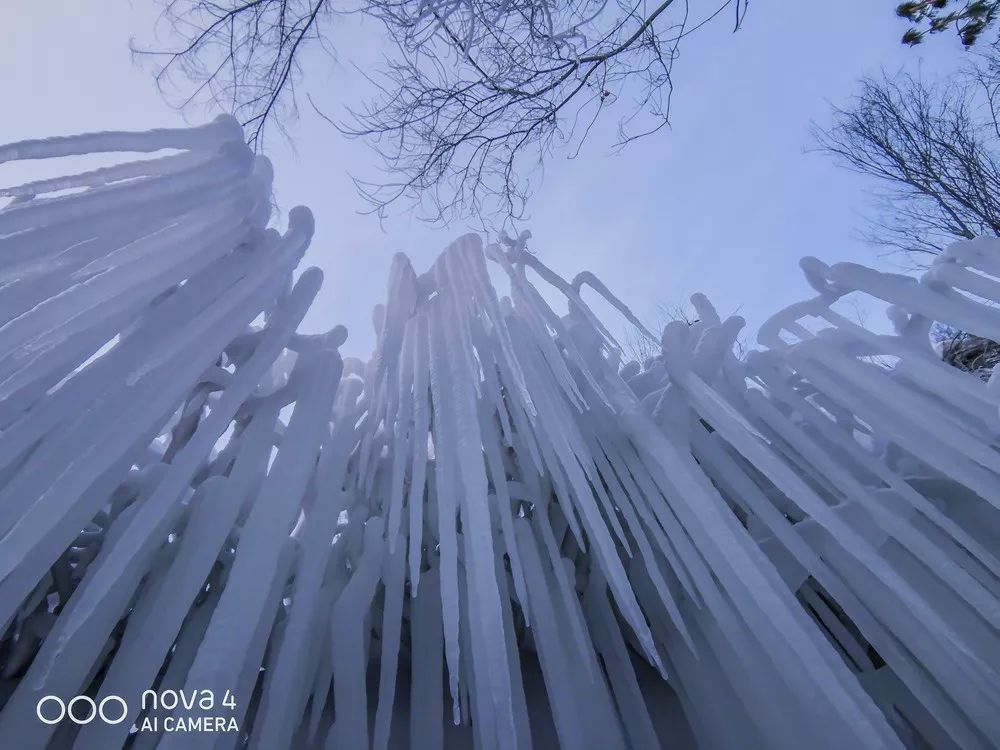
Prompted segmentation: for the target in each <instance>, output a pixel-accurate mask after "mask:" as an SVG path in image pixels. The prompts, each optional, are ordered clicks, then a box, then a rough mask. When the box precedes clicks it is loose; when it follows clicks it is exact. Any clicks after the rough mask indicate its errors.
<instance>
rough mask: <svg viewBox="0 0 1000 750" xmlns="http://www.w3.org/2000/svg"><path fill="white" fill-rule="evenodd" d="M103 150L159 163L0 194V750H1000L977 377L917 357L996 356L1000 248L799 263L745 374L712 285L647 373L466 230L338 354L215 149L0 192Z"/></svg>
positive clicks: (997, 587) (586, 279)
mask: <svg viewBox="0 0 1000 750" xmlns="http://www.w3.org/2000/svg"><path fill="white" fill-rule="evenodd" d="M99 152H100V153H115V152H131V153H134V152H142V153H146V154H149V155H150V156H149V157H148V158H143V159H140V160H138V161H124V160H122V161H121V163H119V164H117V165H116V166H111V167H104V168H101V169H96V170H92V171H89V172H86V173H83V174H76V175H72V176H69V177H64V178H59V179H50V180H41V181H38V182H35V183H31V184H27V185H23V186H20V187H14V188H9V189H5V190H3V191H0V195H2V196H6V197H8V198H11V201H10V202H9V204H8V205H7V206H6V207H5V208H3V209H2V210H0V275H2V280H0V316H2V320H0V430H2V431H0V526H2V530H0V624H2V625H3V628H2V630H0V634H2V641H0V670H2V673H0V705H2V710H0V737H2V738H3V740H2V743H3V744H4V745H5V746H7V747H17V748H44V747H52V748H69V747H74V748H84V749H91V748H93V749H94V750H105V749H107V748H116V747H122V746H124V745H126V743H128V745H129V746H130V747H135V748H147V747H154V746H156V747H161V748H178V749H180V748H185V749H186V748H210V747H211V748H223V747H225V748H234V747H243V746H248V747H250V748H252V749H254V750H257V749H260V750H274V749H276V748H285V747H289V748H320V747H326V748H338V749H343V750H355V749H358V750H362V749H364V748H377V749H379V750H381V749H383V748H405V747H412V748H419V749H420V750H434V749H436V748H444V747H448V748H454V747H475V748H479V749H480V750H492V749H493V748H498V749H499V748H502V749H504V750H508V749H509V750H515V749H516V750H526V749H527V748H532V747H533V748H536V750H547V749H548V748H554V747H560V748H563V749H564V750H586V749H589V748H593V749H594V750H612V749H614V748H631V749H632V750H649V749H651V748H658V747H663V748H688V747H700V748H707V749H709V750H714V749H715V748H734V749H738V750H752V749H753V748H761V749H762V750H765V749H766V750H780V749H782V748H787V749H788V750H801V748H804V747H808V748H814V749H816V750H819V749H820V748H830V750H842V749H843V748H902V747H908V748H935V749H936V750H947V749H948V748H956V749H961V750H972V749H974V748H989V747H997V746H998V745H997V743H998V741H1000V740H998V738H1000V676H998V674H997V670H998V665H1000V562H998V559H997V555H996V550H997V549H998V542H1000V521H998V519H1000V516H998V509H1000V481H998V477H1000V452H998V450H997V439H998V434H1000V412H998V406H1000V376H998V375H994V376H993V378H992V379H991V380H990V381H989V382H988V383H987V382H983V381H982V380H980V379H979V378H977V377H975V376H973V375H970V374H968V373H963V372H960V371H958V370H956V369H953V368H950V367H948V366H946V365H945V364H943V363H942V362H941V361H940V360H939V358H938V355H937V354H936V353H935V351H934V350H933V348H932V346H931V344H930V341H929V339H928V330H929V328H930V327H931V325H932V324H934V323H935V322H939V323H942V324H946V325H950V326H953V327H954V328H956V329H958V330H962V331H967V332H969V333H971V334H975V335H978V336H983V337H987V338H990V339H993V340H1000V308H998V307H997V306H996V304H995V303H996V302H998V301H1000V244H998V243H997V241H996V240H978V241H974V242H967V243H962V244H958V245H956V246H954V247H953V248H951V249H950V250H949V252H948V253H947V254H946V255H944V256H943V257H942V258H941V259H940V260H939V261H938V262H937V263H936V264H935V266H934V267H933V269H932V270H931V271H930V272H929V273H928V274H926V275H925V276H924V277H923V278H922V279H919V280H917V279H913V278H908V277H904V276H896V275H892V274H886V273H880V272H877V271H875V270H872V269H869V268H865V267H862V266H857V265H852V264H837V265H833V266H827V265H825V264H823V263H821V262H820V261H818V260H816V259H809V258H807V259H805V260H803V262H802V269H803V271H804V273H805V277H806V279H807V281H808V283H809V284H810V285H811V287H812V288H813V290H814V296H813V297H812V298H811V299H809V300H807V301H804V302H802V303H800V304H797V305H793V306H792V307H789V308H788V309H786V310H784V311H782V312H780V313H778V314H777V315H775V316H774V317H773V318H771V319H770V320H769V321H768V322H767V323H766V324H765V325H764V326H763V327H762V329H761V331H760V334H759V337H758V342H759V345H760V346H759V347H758V348H755V349H754V350H753V351H750V352H749V353H748V354H746V355H745V356H737V355H736V354H735V353H734V341H735V340H736V337H737V335H738V334H739V332H740V329H741V327H742V321H741V320H739V319H738V318H730V319H728V320H722V319H720V317H719V316H718V315H717V313H716V311H715V309H714V308H713V307H712V306H711V305H710V304H709V302H708V301H707V300H706V299H705V298H704V297H702V296H698V295H696V296H695V297H694V298H693V300H692V301H693V304H694V305H695V306H696V308H697V311H698V318H699V319H698V321H697V322H695V323H693V324H690V325H689V324H685V323H680V322H676V323H672V324H670V325H668V326H667V327H666V329H665V330H664V331H663V333H662V338H661V339H658V340H657V343H658V345H659V346H660V347H661V349H660V351H661V353H660V355H658V356H656V357H653V358H651V359H650V360H649V361H647V362H644V363H641V364H640V363H635V362H627V363H626V362H623V361H622V356H621V352H620V349H619V346H618V344H617V343H616V341H615V339H614V337H613V336H612V335H611V334H610V333H609V329H608V328H607V327H606V325H607V322H602V321H601V320H600V319H599V318H598V317H597V315H595V313H594V312H593V311H592V310H591V308H590V307H589V306H588V304H587V302H586V301H585V299H584V297H585V296H592V295H595V294H596V295H600V296H603V297H605V298H606V299H608V300H609V301H610V302H611V303H612V304H613V305H614V306H615V307H617V308H618V309H619V311H621V312H622V313H623V314H624V315H625V316H626V318H628V319H630V320H633V321H634V317H633V316H632V315H631V313H629V311H628V308H626V307H625V306H624V305H623V304H622V303H621V302H620V301H618V300H617V299H615V298H614V297H613V296H612V295H611V293H610V292H609V291H608V290H607V289H606V288H605V287H604V286H603V285H602V284H601V283H600V282H599V281H598V280H597V279H595V278H594V277H593V276H591V275H590V274H581V275H580V276H578V277H576V278H575V279H573V280H572V281H567V280H564V279H562V278H560V277H559V276H557V275H556V274H555V273H553V272H552V271H551V270H550V269H548V268H547V267H545V266H544V265H543V264H542V263H541V262H540V260H539V259H538V258H537V257H536V256H535V255H533V254H532V253H530V252H528V251H527V249H526V247H525V237H521V238H520V239H518V240H509V239H506V238H505V239H504V241H501V242H497V243H495V244H490V245H488V246H485V247H484V244H483V242H482V241H481V239H480V238H479V237H478V236H476V235H466V236H464V237H462V238H460V239H459V240H457V241H456V242H455V243H453V244H452V245H451V246H450V247H448V248H447V249H446V250H445V251H444V252H443V253H442V254H441V256H440V257H439V258H438V259H437V261H436V262H435V263H434V265H433V267H432V268H431V269H430V270H428V271H427V272H426V273H423V274H418V273H417V272H416V271H415V270H414V269H413V268H412V267H411V265H410V263H409V261H408V260H407V258H406V257H404V256H402V255H400V256H397V257H396V258H395V261H394V263H393V266H392V271H391V274H390V279H389V285H388V300H387V302H386V304H385V306H384V307H383V306H379V307H378V308H376V313H375V325H376V331H377V337H378V338H377V341H378V343H377V347H376V350H375V352H374V353H373V355H372V357H371V359H370V360H369V361H367V362H362V361H359V360H356V359H350V358H347V359H343V360H342V358H341V356H340V354H339V352H338V347H339V346H340V345H341V344H342V343H343V342H344V340H345V336H346V331H345V330H344V329H343V328H341V327H336V328H333V329H331V330H330V332H329V333H327V334H324V335H302V334H299V333H296V328H297V326H298V324H299V322H300V320H301V319H302V317H303V315H304V313H305V312H306V310H307V308H308V306H309V304H310V302H311V300H312V299H313V297H314V296H315V294H316V292H317V290H318V289H319V286H320V276H321V275H320V273H319V271H318V270H316V269H308V270H306V271H304V272H302V273H301V274H300V275H298V277H297V278H296V277H294V276H293V270H294V269H295V268H296V265H297V263H298V262H299V260H300V258H301V257H302V254H303V251H304V250H305V248H306V246H307V245H308V243H309V240H310V236H311V234H312V229H313V227H312V219H311V216H310V214H309V212H308V211H307V210H305V209H302V208H296V209H293V210H292V211H291V212H290V213H289V222H288V224H289V226H288V229H287V231H286V232H285V233H284V234H279V233H278V232H277V231H275V230H274V229H268V228H267V224H268V221H269V216H270V181H271V172H270V168H269V166H268V163H267V162H266V160H263V159H260V158H257V159H254V158H253V157H252V155H251V154H250V152H249V151H248V150H247V149H246V148H245V147H244V146H243V145H242V134H241V132H240V130H239V128H238V126H236V125H235V123H234V122H232V121H230V120H226V119H220V120H218V121H216V122H215V123H212V124H211V125H208V126H205V127H200V128H193V129H184V130H163V131H153V132H148V133H104V134H98V135H84V136H77V137H69V138H55V139H48V140H39V141H32V142H23V143H17V144H13V145H9V146H4V147H0V162H6V161H11V160H17V159H43V158H46V159H47V158H53V157H65V156H73V155H79V154H92V153H99ZM131 158H135V157H134V156H133V157H131ZM490 264H492V265H493V266H495V267H496V268H497V269H499V270H500V272H501V274H502V276H506V284H505V286H506V288H505V290H504V291H505V294H504V295H502V296H501V294H499V293H498V292H497V290H496V289H495V286H494V284H493V283H492V281H491V278H490V275H489V273H488V270H487V269H488V266H489V265H490ZM502 276H501V277H502ZM539 284H547V285H550V286H551V287H553V289H554V290H555V291H556V292H557V293H558V294H559V295H561V296H562V297H563V298H564V299H565V301H566V309H565V312H562V311H560V312H557V311H556V310H554V309H553V308H552V307H550V305H549V304H548V303H547V302H546V297H544V296H543V295H542V294H540V292H539V287H538V285H539ZM584 287H588V289H586V290H585V289H584ZM854 294H867V295H870V296H871V297H873V298H876V299H879V300H883V301H885V302H887V303H889V304H890V308H889V313H890V317H891V320H892V323H893V325H894V329H895V332H894V333H893V334H891V335H885V334H876V333H873V332H871V331H868V330H865V329H864V328H862V327H861V326H859V325H857V324H855V323H853V322H852V321H851V320H850V319H849V318H848V317H845V316H844V315H842V314H841V313H838V312H837V305H838V302H839V301H840V300H841V298H843V297H845V296H848V295H854ZM549 297H551V295H549ZM646 333H647V335H651V334H648V332H646ZM144 691H152V693H153V694H155V695H156V696H160V697H163V698H166V697H167V696H169V695H171V694H172V695H174V696H176V695H177V694H178V693H179V694H180V695H181V696H182V697H183V696H192V695H195V694H197V695H198V696H199V697H204V696H205V695H206V694H208V693H209V692H210V693H211V695H213V696H214V707H212V708H211V709H206V708H205V707H204V704H202V703H201V702H200V701H198V702H196V704H195V705H189V703H190V701H189V702H188V703H185V702H184V701H183V700H181V701H180V702H178V703H177V705H176V706H171V705H169V704H168V702H167V700H165V699H164V700H163V701H162V705H157V706H152V705H150V702H151V701H143V700H141V696H143V693H144ZM49 695H52V696H57V697H58V698H60V699H62V700H63V701H66V702H69V701H70V700H71V699H72V698H73V696H78V695H79V696H89V697H90V698H91V699H93V701H94V702H95V703H100V702H101V701H102V700H103V699H104V698H106V697H108V696H121V697H122V698H123V699H124V702H125V704H126V707H127V711H126V715H125V716H124V718H123V719H122V720H121V721H120V722H118V723H112V722H108V721H102V720H99V719H95V720H93V721H90V722H87V723H76V722H74V721H72V720H70V719H65V720H63V721H58V722H51V723H46V722H44V721H41V720H40V719H39V716H40V715H41V714H40V713H38V712H36V709H37V708H38V705H39V701H40V699H42V698H44V697H45V696H49ZM147 695H149V694H147ZM224 696H225V699H224ZM230 699H231V701H230ZM144 702H145V703H146V705H145V710H143V703H144ZM82 705H86V703H84V704H82ZM116 711H117V709H116ZM115 716H117V714H115ZM218 717H223V718H225V719H227V720H228V719H233V720H234V724H235V725H237V726H238V727H239V729H238V731H233V730H231V729H229V731H205V730H204V726H205V725H206V724H207V723H208V722H207V721H204V722H202V721H201V720H207V719H214V718H218ZM150 718H154V719H157V722H155V723H150V722H149V721H148V720H149V719H150ZM167 719H172V720H173V721H172V722H171V723H169V727H168V722H167V721H166V720H167ZM185 721H186V722H187V723H185ZM179 726H181V727H185V729H178V728H177V727H179ZM213 726H214V727H216V728H218V726H217V725H214V724H213ZM230 726H231V725H229V724H228V722H227V723H226V727H230ZM192 727H194V728H193V729H192ZM199 728H200V730H199Z"/></svg>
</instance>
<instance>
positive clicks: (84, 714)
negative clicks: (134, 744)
mask: <svg viewBox="0 0 1000 750" xmlns="http://www.w3.org/2000/svg"><path fill="white" fill-rule="evenodd" d="M35 714H36V715H37V716H38V720H39V721H41V722H42V723H43V724H58V723H59V722H60V721H62V720H63V719H65V718H69V720H70V721H72V722H73V723H74V724H81V725H82V724H89V723H90V722H92V721H93V720H94V719H95V718H96V717H100V719H101V721H103V722H104V723H105V724H121V723H122V722H123V721H125V717H126V716H127V715H128V704H127V703H126V702H125V699H124V698H122V697H121V696H120V695H108V696H105V697H104V698H103V699H102V700H101V702H100V703H97V702H96V701H95V700H94V699H93V698H91V697H90V696H89V695H78V696H76V697H75V698H70V700H69V702H68V703H67V702H66V701H64V700H63V699H62V698H60V697H59V696H58V695H46V696H43V697H42V698H39V700H38V703H37V704H36V705H35Z"/></svg>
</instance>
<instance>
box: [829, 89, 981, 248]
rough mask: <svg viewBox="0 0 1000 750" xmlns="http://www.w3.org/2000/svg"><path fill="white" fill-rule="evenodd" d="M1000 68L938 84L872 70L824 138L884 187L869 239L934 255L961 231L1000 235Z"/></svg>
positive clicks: (963, 235) (840, 156) (836, 114)
mask: <svg viewBox="0 0 1000 750" xmlns="http://www.w3.org/2000/svg"><path fill="white" fill-rule="evenodd" d="M998 81H1000V78H998V77H997V76H996V75H995V74H994V73H992V72H991V71H990V70H988V69H979V70H978V71H976V72H974V73H973V72H969V73H965V74H962V75H961V76H957V77H954V78H951V79H949V80H948V81H947V82H945V83H943V84H932V83H928V82H927V81H924V80H922V79H921V78H919V77H916V76H912V75H909V74H898V75H892V76H889V75H885V74H883V75H882V76H880V77H875V78H865V79H863V80H862V81H861V90H860V92H859V93H858V94H857V95H856V96H855V97H854V99H853V101H852V102H851V104H850V106H848V107H847V108H844V109H840V108H835V109H834V111H833V124H832V125H831V126H830V127H828V128H818V127H817V128H814V137H815V140H816V142H817V144H818V148H819V150H821V151H824V152H826V153H828V154H831V155H832V156H834V157H835V158H836V159H837V160H838V161H839V162H840V163H841V164H843V165H844V166H846V167H848V168H850V169H852V170H853V171H855V172H859V173H861V174H865V175H869V176H872V177H875V178H877V179H878V180H879V181H880V182H881V184H882V185H883V187H884V188H885V191H884V193H883V194H882V195H881V196H880V209H881V210H880V211H879V214H878V215H877V216H876V217H875V218H874V219H873V220H872V222H871V225H870V228H869V231H868V233H867V239H869V240H870V241H872V242H873V243H874V244H876V245H881V246H883V247H887V248H890V249H893V250H898V251H902V252H903V253H906V254H907V255H908V257H909V258H910V260H911V261H912V262H913V264H914V265H916V266H922V265H926V263H927V262H928V261H929V260H930V258H931V256H933V255H936V254H938V253H940V252H941V251H942V250H943V249H944V248H945V247H946V246H947V245H949V244H950V243H951V242H954V241H955V240H956V239H972V238H973V237H978V236H981V235H996V236H1000V160H998V153H1000V152H998V145H1000V127H998V125H997V110H996V108H995V105H994V102H995V101H996V91H997V85H998Z"/></svg>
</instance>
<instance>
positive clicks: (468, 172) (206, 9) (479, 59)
mask: <svg viewBox="0 0 1000 750" xmlns="http://www.w3.org/2000/svg"><path fill="white" fill-rule="evenodd" d="M748 2H749V0H712V2H709V3H700V4H695V5H697V6H700V7H698V11H700V12H701V13H707V15H701V16H695V15H692V10H691V8H690V7H689V5H691V3H690V1H689V0H652V2H646V0H541V2H528V1H527V0H362V1H361V2H360V3H359V4H357V5H356V6H348V5H344V6H340V5H334V4H333V3H332V2H330V0H165V8H164V15H163V18H164V20H165V21H166V22H167V23H168V25H169V26H170V28H171V30H172V32H173V33H174V34H175V35H176V37H177V38H178V39H179V40H180V43H179V45H178V46H177V47H175V48H173V49H170V50H166V51H150V50H141V52H144V53H145V54H151V55H156V56H157V57H158V60H159V62H160V64H159V66H158V69H157V79H158V81H159V82H160V83H161V84H164V85H167V84H169V83H171V82H172V81H173V82H176V79H175V74H179V75H180V80H181V82H182V83H185V82H186V83H187V88H185V94H184V96H183V97H182V98H181V101H180V103H181V104H182V105H187V104H191V103H194V102H196V101H199V100H202V101H203V100H205V99H207V100H209V101H212V102H215V103H217V104H221V105H222V106H224V107H225V108H226V109H228V110H230V111H232V112H233V113H234V114H235V115H236V116H237V117H238V118H239V119H240V120H241V121H242V122H243V123H244V124H245V125H246V126H247V127H248V132H249V138H250V141H251V142H252V143H253V144H254V145H255V146H256V147H258V148H261V147H262V146H263V141H264V136H265V132H266V131H267V129H268V127H269V126H270V125H271V124H272V123H273V124H275V125H277V126H278V127H280V126H281V122H282V119H283V118H284V117H285V115H287V114H288V113H289V112H293V111H294V110H295V107H296V84H297V83H298V82H299V81H300V79H301V74H302V72H303V71H302V61H303V59H304V58H303V52H304V50H306V49H307V48H310V47H313V46H320V47H325V48H326V49H327V50H328V51H331V52H332V51H333V48H334V44H333V41H332V39H333V35H332V30H331V25H332V24H331V21H332V19H333V18H334V17H335V16H336V15H338V14H352V13H361V14H365V15H367V16H369V17H374V18H375V19H377V20H378V21H380V22H381V23H382V24H383V26H384V29H385V36H386V49H387V52H386V54H385V57H384V61H383V64H382V65H381V66H380V67H379V69H377V70H374V71H365V72H364V73H363V74H364V75H365V76H366V77H367V78H368V80H369V82H370V83H371V85H372V89H373V91H374V92H375V93H374V95H373V96H372V97H371V98H370V99H369V101H367V102H365V103H364V104H362V105H360V106H355V107H354V108H348V114H347V115H346V116H345V117H344V118H342V119H341V118H337V117H329V116H327V115H323V116H325V117H327V118H328V119H330V121H331V122H333V123H334V124H335V125H337V127H338V128H339V129H340V130H341V131H342V132H344V133H346V134H348V135H351V136H356V137H360V138H363V139H365V140H367V141H368V142H369V143H370V144H371V145H372V146H374V148H375V150H376V152H377V154H378V156H379V157H380V162H381V164H380V166H381V168H382V169H383V172H384V179H383V180H380V181H378V182H370V181H369V182H362V181H358V187H359V189H360V190H361V192H362V195H363V196H364V197H365V198H366V199H367V200H368V201H369V203H370V205H371V208H372V210H373V211H375V212H377V213H379V214H380V215H381V214H382V212H384V211H385V209H386V208H387V207H388V206H390V205H391V204H394V203H397V202H399V201H403V202H409V203H411V204H415V205H419V206H421V207H422V208H423V209H424V211H425V213H426V214H427V215H429V217H430V218H435V219H437V218H445V217H447V216H449V215H454V214H456V213H460V212H471V213H477V214H480V215H482V214H484V213H493V212H495V211H499V212H501V213H502V214H503V215H504V216H505V217H510V218H516V217H518V216H521V215H522V214H523V211H524V205H525V200H526V198H527V195H528V193H529V191H530V181H529V177H530V176H531V174H532V170H533V169H534V168H537V167H538V166H539V165H540V164H541V163H542V162H543V161H544V159H545V158H546V157H548V156H550V155H551V154H553V153H554V152H555V151H556V150H565V151H566V152H568V153H569V154H570V155H573V154H575V153H577V152H578V150H579V148H580V146H581V144H582V143H583V141H584V140H585V139H586V137H587V135H588V133H589V132H590V130H591V127H592V126H593V124H594V122H595V121H596V120H597V119H598V118H599V117H600V116H601V115H602V114H603V113H604V112H605V111H606V110H609V109H612V108H615V109H617V110H618V118H619V119H618V137H617V140H616V145H619V146H622V145H625V144H627V143H629V142H630V141H632V140H634V139H635V138H638V137H641V136H643V135H647V134H649V133H652V132H655V131H657V130H659V129H660V128H662V127H663V126H664V125H666V124H667V121H668V114H669V109H670V95H671V92H672V78H671V70H672V66H673V63H674V61H675V59H676V57H677V49H678V44H679V43H680V41H681V40H682V39H683V38H685V37H686V36H688V35H689V34H691V33H692V32H693V31H695V30H696V29H698V28H700V27H701V26H703V25H704V24H706V23H708V22H709V21H711V20H713V19H715V18H717V17H718V16H720V14H722V13H723V11H726V10H727V9H728V10H729V11H731V12H732V13H733V22H734V27H736V28H738V27H739V25H740V23H741V21H742V19H743V17H744V15H745V12H746V6H747V4H748ZM321 114H322V113H321Z"/></svg>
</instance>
